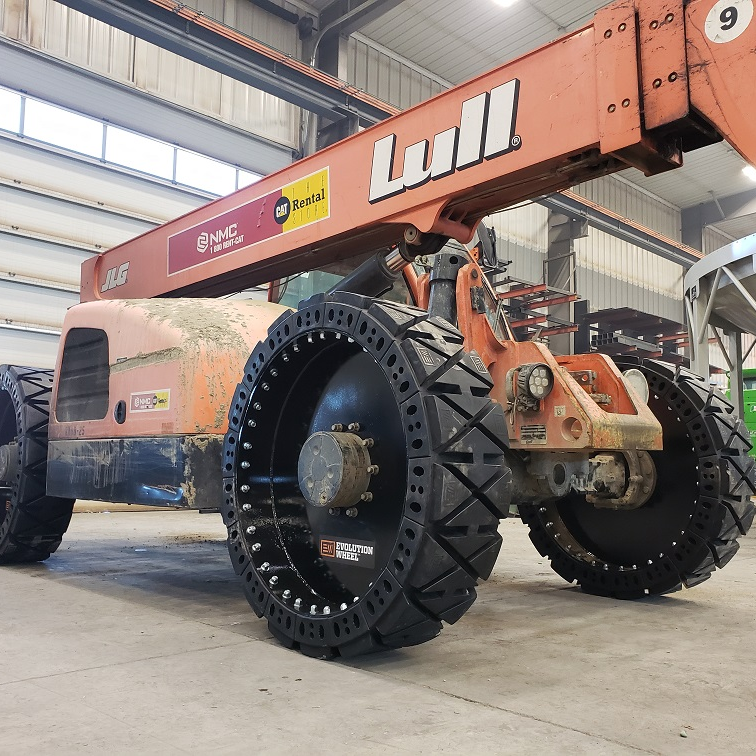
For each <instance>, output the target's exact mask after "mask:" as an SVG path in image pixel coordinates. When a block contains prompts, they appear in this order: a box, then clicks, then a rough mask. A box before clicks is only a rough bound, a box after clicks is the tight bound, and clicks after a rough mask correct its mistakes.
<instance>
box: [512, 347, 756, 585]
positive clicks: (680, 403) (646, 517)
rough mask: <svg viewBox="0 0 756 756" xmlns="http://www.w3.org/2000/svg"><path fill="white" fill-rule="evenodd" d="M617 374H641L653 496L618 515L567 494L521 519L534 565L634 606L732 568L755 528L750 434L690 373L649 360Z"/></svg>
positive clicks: (527, 510) (624, 363)
mask: <svg viewBox="0 0 756 756" xmlns="http://www.w3.org/2000/svg"><path fill="white" fill-rule="evenodd" d="M617 365H618V367H619V368H620V369H621V370H625V369H627V368H630V367H635V368H638V369H639V370H641V371H642V372H643V374H644V375H645V376H646V379H647V381H648V383H649V388H650V391H651V397H650V400H649V406H650V407H651V409H652V411H653V412H654V415H655V416H656V417H657V419H658V420H659V421H660V422H661V425H662V429H663V437H664V450H663V451H660V452H651V457H652V458H653V460H654V464H655V465H656V470H657V475H658V482H657V486H656V490H655V492H654V494H653V496H652V497H651V499H650V500H649V501H648V502H647V503H646V504H645V505H644V506H642V507H640V508H638V509H634V510H629V511H618V510H611V509H598V508H596V507H594V506H593V505H591V504H590V503H588V502H587V501H586V500H585V497H584V496H580V495H578V494H571V495H569V496H567V497H566V498H564V499H561V500H560V501H557V502H552V503H549V504H542V505H540V506H537V505H533V506H523V507H520V515H521V517H522V519H523V521H524V522H525V523H526V524H527V525H528V526H529V527H530V538H531V540H532V541H533V544H534V545H535V547H536V549H538V552H539V553H540V554H541V556H544V557H546V558H548V559H549V560H550V563H551V567H552V568H553V569H554V570H555V571H556V572H557V573H559V574H560V575H561V576H562V577H563V578H564V579H565V580H567V581H568V582H570V583H572V582H577V583H578V584H579V585H580V587H581V588H582V589H583V590H584V591H586V592H588V593H593V594H598V595H603V596H613V597H616V598H627V599H633V598H639V597H642V596H645V595H649V594H663V593H669V592H671V591H676V590H678V589H680V588H682V587H683V586H685V587H687V588H690V587H692V586H694V585H697V584H698V583H701V582H703V581H704V580H707V579H708V578H709V577H710V576H711V574H712V572H713V571H714V570H715V568H717V567H720V568H721V567H724V565H725V564H727V562H729V561H730V559H732V557H733V556H734V555H735V552H736V551H737V550H738V547H739V544H738V538H739V537H740V536H741V535H745V534H746V532H747V531H748V529H749V527H750V526H751V523H752V522H753V518H754V506H753V503H752V502H751V496H752V495H753V494H754V492H756V485H755V480H756V477H755V474H754V460H753V459H752V458H751V457H750V456H749V454H748V451H749V449H750V448H751V444H750V439H749V434H748V431H747V429H746V427H745V426H744V425H743V423H742V422H741V421H740V420H739V419H738V418H737V417H736V416H735V414H734V411H735V410H734V407H733V405H732V404H731V403H730V402H729V401H728V400H727V398H726V397H725V396H724V395H723V394H721V393H720V392H719V391H716V390H714V389H712V388H711V387H710V386H709V385H708V383H707V382H706V381H704V380H703V379H702V378H701V377H700V376H697V375H695V374H694V373H692V372H690V371H689V370H686V369H685V368H682V367H676V366H674V365H669V364H667V363H664V362H660V361H657V360H643V361H642V362H641V361H638V360H632V359H626V360H617Z"/></svg>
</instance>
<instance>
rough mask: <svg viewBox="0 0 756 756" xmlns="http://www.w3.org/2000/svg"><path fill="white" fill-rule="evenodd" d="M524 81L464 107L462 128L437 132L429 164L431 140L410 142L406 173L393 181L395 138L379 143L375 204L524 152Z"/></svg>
mask: <svg viewBox="0 0 756 756" xmlns="http://www.w3.org/2000/svg"><path fill="white" fill-rule="evenodd" d="M519 96H520V81H519V79H512V81H508V82H507V83H506V84H502V85H501V86H500V87H496V88H495V89H492V90H491V91H490V92H483V94H480V95H477V96H476V97H473V98H471V99H469V100H465V102H463V103H462V114H461V117H460V125H459V126H454V127H453V128H451V129H447V130H446V131H442V132H441V133H440V134H436V135H435V137H434V138H433V156H432V157H431V162H430V165H428V151H429V148H430V142H429V141H428V140H427V139H424V140H423V141H422V142H416V143H415V144H411V145H410V146H409V147H407V148H406V149H405V150H404V174H403V175H401V176H397V177H396V178H392V177H391V176H392V173H393V169H394V157H395V154H396V134H390V135H389V136H387V137H384V138H383V139H379V140H378V141H377V142H376V143H375V147H374V148H373V168H372V173H371V176H370V203H371V204H372V203H374V202H380V201H382V200H385V199H388V198H389V197H394V196H395V195H397V194H401V193H402V192H403V191H405V190H407V189H414V188H416V187H418V186H422V185H423V184H425V183H427V182H428V181H435V180H437V179H440V178H444V177H445V176H450V175H451V174H452V173H454V172H455V171H463V170H465V169H466V168H471V167H472V166H474V165H479V164H480V163H482V162H483V160H484V159H485V160H491V159H493V158H496V157H499V156H500V155H505V154H506V153H508V152H511V151H512V150H518V149H520V146H521V145H522V140H521V139H520V137H519V136H518V135H517V134H516V133H515V129H516V126H517V105H518V102H519Z"/></svg>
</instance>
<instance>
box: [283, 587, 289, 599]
mask: <svg viewBox="0 0 756 756" xmlns="http://www.w3.org/2000/svg"><path fill="white" fill-rule="evenodd" d="M281 596H282V597H283V598H285V599H290V598H291V591H290V590H289V589H288V588H287V589H286V590H285V591H284V592H283V593H282V594H281Z"/></svg>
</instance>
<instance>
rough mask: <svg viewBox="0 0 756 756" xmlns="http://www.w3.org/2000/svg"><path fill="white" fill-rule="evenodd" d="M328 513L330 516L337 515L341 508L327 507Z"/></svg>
mask: <svg viewBox="0 0 756 756" xmlns="http://www.w3.org/2000/svg"><path fill="white" fill-rule="evenodd" d="M328 514H329V515H331V516H332V517H338V516H339V515H340V514H341V510H340V509H339V508H338V507H329V508H328Z"/></svg>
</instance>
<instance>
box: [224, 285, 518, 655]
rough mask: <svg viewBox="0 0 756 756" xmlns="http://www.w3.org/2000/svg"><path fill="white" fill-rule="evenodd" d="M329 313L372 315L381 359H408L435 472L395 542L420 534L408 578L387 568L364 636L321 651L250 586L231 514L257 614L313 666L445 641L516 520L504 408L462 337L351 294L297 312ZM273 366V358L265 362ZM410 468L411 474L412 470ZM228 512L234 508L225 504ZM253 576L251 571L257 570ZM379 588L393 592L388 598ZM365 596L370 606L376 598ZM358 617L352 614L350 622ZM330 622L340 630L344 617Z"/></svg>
mask: <svg viewBox="0 0 756 756" xmlns="http://www.w3.org/2000/svg"><path fill="white" fill-rule="evenodd" d="M324 304H325V305H326V306H328V305H329V304H336V305H339V304H341V305H343V306H352V307H355V308H357V310H359V311H361V312H362V313H366V314H367V315H369V316H370V317H371V320H372V322H374V323H378V324H380V325H381V326H383V327H384V328H385V329H386V334H387V335H388V336H389V337H390V338H391V339H392V340H393V344H392V346H390V347H389V348H388V350H386V351H385V352H384V353H387V351H389V350H390V349H392V348H394V347H396V348H397V351H398V352H401V353H402V354H404V355H406V356H408V359H407V365H408V366H409V369H410V370H412V372H413V374H414V377H415V380H416V381H417V385H418V388H419V391H418V395H417V396H418V397H419V398H420V400H421V401H423V402H424V403H425V407H426V410H427V412H428V418H429V422H428V426H429V428H428V433H429V436H430V437H431V453H430V457H431V460H432V468H433V470H432V485H431V490H430V491H428V490H426V491H425V493H424V499H423V507H422V513H421V514H413V515H412V516H413V518H414V519H408V518H407V516H406V514H405V518H404V520H403V522H402V524H401V527H400V528H399V534H398V537H397V541H401V534H402V533H406V532H407V531H408V530H411V531H412V533H413V534H414V535H413V544H412V556H411V557H405V553H406V552H404V551H403V548H404V545H403V544H399V545H400V546H402V547H403V548H402V549H398V550H397V551H396V558H397V561H398V562H402V560H405V559H407V562H408V564H407V569H402V570H401V571H399V570H397V569H391V570H389V568H387V569H386V570H385V571H384V573H383V574H382V575H381V577H380V578H378V579H377V580H376V581H375V582H376V586H377V587H376V590H375V596H376V598H374V599H373V601H374V602H375V603H374V604H371V603H370V601H367V602H366V601H365V600H364V597H362V598H363V600H361V601H360V604H359V605H358V606H356V607H355V608H354V611H356V612H358V617H359V618H362V621H364V629H363V631H362V632H359V633H355V632H354V631H353V632H352V633H351V636H350V637H349V638H343V636H342V638H341V639H338V638H335V637H334V635H333V634H332V633H331V632H330V629H331V628H329V627H327V628H326V629H325V631H324V633H323V634H324V635H325V637H324V638H323V639H322V640H319V638H318V637H317V633H316V634H315V635H316V637H315V639H314V641H313V640H309V639H308V640H307V642H305V641H303V640H297V638H296V637H292V634H291V633H286V632H282V630H281V627H282V616H283V612H284V611H288V610H289V608H288V607H284V606H283V605H282V602H281V601H280V599H277V598H276V596H275V595H274V594H273V592H272V591H271V590H270V589H269V587H268V586H267V584H266V582H265V581H264V580H262V579H259V576H258V575H257V574H256V573H255V574H254V575H252V576H249V574H248V572H247V569H248V568H247V565H246V564H245V563H244V562H243V561H241V560H242V557H241V556H240V554H241V553H242V552H245V553H246V554H247V556H250V555H249V551H248V544H246V543H244V537H243V535H242V533H243V530H244V527H243V526H242V524H241V523H240V522H239V518H238V516H236V513H235V512H234V510H230V511H228V512H224V516H225V517H226V522H227V525H228V529H229V551H230V555H231V559H232V563H233V564H234V566H235V567H237V572H239V573H240V575H241V576H242V577H246V579H243V580H242V585H243V586H244V590H245V594H246V596H247V598H248V600H249V603H250V604H251V606H252V607H253V609H254V610H255V612H256V613H257V614H258V616H263V615H265V616H266V617H267V619H268V623H269V628H270V631H271V633H272V634H273V636H274V637H275V638H276V639H278V640H279V641H280V642H281V643H283V644H284V645H285V646H287V647H289V648H292V647H293V648H298V649H299V650H300V651H301V652H302V653H304V654H306V655H308V656H316V657H318V658H331V657H334V656H339V655H341V656H353V655H358V654H364V653H370V652H374V651H380V650H384V649H388V648H399V647H403V646H412V645H417V644H419V643H423V642H426V641H428V640H430V639H432V638H434V637H435V636H436V635H438V633H439V631H440V630H441V627H442V622H447V623H453V622H456V621H457V620H458V619H459V618H460V617H461V616H462V615H463V614H464V613H465V612H466V611H467V609H469V608H470V606H471V605H472V603H473V602H474V601H475V598H476V591H475V586H476V585H477V584H478V581H479V580H485V579H486V578H487V577H488V576H489V575H490V573H491V570H492V568H493V565H494V562H495V560H496V557H497V555H498V552H499V548H500V546H501V536H500V535H499V532H498V524H499V520H500V518H502V517H505V516H507V514H508V511H509V503H510V500H511V471H510V469H509V467H508V466H507V464H506V462H505V456H504V455H505V450H506V449H507V447H508V437H507V428H506V421H505V418H504V413H503V410H502V408H501V406H500V405H499V404H498V403H497V402H495V401H493V400H492V399H491V398H490V397H489V391H490V389H491V387H492V381H491V378H490V375H489V374H488V372H487V371H486V370H485V367H484V366H483V364H482V362H481V361H480V359H479V358H477V357H475V358H472V357H471V355H469V354H468V353H467V352H466V351H465V350H464V346H463V338H462V335H461V334H460V333H459V331H457V329H455V328H454V327H452V326H451V325H450V324H449V323H448V322H446V321H444V320H440V319H436V318H429V315H428V313H427V312H426V311H424V310H420V309H416V308H414V307H407V306H403V305H399V304H395V303H393V302H385V301H376V300H372V299H370V298H367V297H360V296H357V295H352V294H345V293H336V294H333V295H317V296H315V297H313V298H311V299H310V300H307V301H306V302H304V303H302V304H301V305H300V310H299V312H301V311H302V310H304V309H306V308H307V307H308V306H309V307H315V306H323V305H324ZM295 315H296V313H294V315H291V316H286V317H282V318H279V320H277V321H276V323H274V324H273V326H272V327H271V328H270V330H269V337H270V340H271V342H272V341H273V340H277V339H278V338H280V334H281V328H282V326H283V324H284V323H285V322H286V321H287V318H288V317H291V318H293V317H294V316H295ZM298 335H301V332H300V334H298ZM417 347H420V348H421V349H424V350H427V351H426V354H427V353H428V352H429V353H431V354H432V355H433V357H434V365H433V367H432V368H428V367H427V366H424V365H423V363H422V361H419V360H415V361H414V362H413V359H412V357H413V355H414V354H416V352H417ZM265 350H266V344H265V342H261V343H260V345H259V346H258V347H256V349H255V351H254V352H253V353H252V354H253V358H251V360H250V363H248V365H247V368H246V372H247V373H251V372H252V370H253V369H254V368H255V365H253V364H252V362H253V360H254V355H255V354H261V353H262V354H264V353H265ZM269 359H270V358H269V357H268V356H266V361H269ZM437 363H441V366H440V367H439V365H438V364H437ZM376 369H379V368H376ZM243 390H244V384H240V386H239V388H238V390H237V395H236V398H235V400H234V401H233V402H232V405H231V407H232V409H231V412H230V413H229V417H230V420H232V421H233V415H234V407H235V406H236V407H238V406H239V404H243V401H242V402H240V401H239V400H238V397H239V393H240V392H241V391H243ZM248 390H249V387H247V391H248ZM450 423H453V430H452V429H451V426H450ZM231 427H233V425H232V426H231ZM462 449H464V451H462ZM470 449H472V451H469V450H470ZM408 465H409V466H411V465H410V462H409V461H408ZM226 480H228V479H226ZM226 496H227V497H228V496H229V494H228V487H226ZM226 502H227V505H229V504H230V503H231V504H232V503H233V502H230V501H229V499H228V498H227V499H226ZM405 504H406V502H405ZM227 508H228V507H227ZM407 512H408V510H407V509H406V507H405V513H407ZM230 514H233V515H234V517H229V516H228V515H230ZM407 546H409V544H407ZM240 562H241V564H240ZM396 563H397V562H396V561H395V562H394V564H396ZM400 566H401V565H400ZM249 569H254V568H253V567H251V565H250V566H249ZM381 586H386V587H388V588H390V591H389V592H388V593H387V592H386V591H385V589H384V588H382V587H381ZM379 588H380V593H381V595H380V596H379V595H378V593H379V590H378V589H379ZM264 594H267V595H264ZM367 595H368V596H370V597H371V598H372V594H371V592H370V591H369V592H368V594H367ZM378 601H380V603H381V605H382V606H383V609H382V610H381V611H380V613H379V614H378V615H377V616H374V617H373V616H371V615H370V611H369V610H370V607H371V606H375V607H377V605H378ZM352 611H353V608H352V607H350V609H349V612H348V613H350V612H352ZM292 613H293V612H292ZM352 616H354V615H352ZM296 617H297V622H299V621H300V620H305V621H307V622H313V621H314V622H315V623H318V622H320V619H319V618H316V619H314V620H313V618H312V617H309V616H306V615H304V614H297V615H296ZM333 619H335V620H337V621H338V617H336V618H333ZM326 621H327V622H328V620H326ZM355 636H357V637H355ZM310 637H312V636H310Z"/></svg>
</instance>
